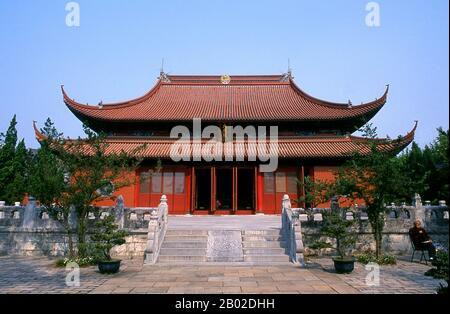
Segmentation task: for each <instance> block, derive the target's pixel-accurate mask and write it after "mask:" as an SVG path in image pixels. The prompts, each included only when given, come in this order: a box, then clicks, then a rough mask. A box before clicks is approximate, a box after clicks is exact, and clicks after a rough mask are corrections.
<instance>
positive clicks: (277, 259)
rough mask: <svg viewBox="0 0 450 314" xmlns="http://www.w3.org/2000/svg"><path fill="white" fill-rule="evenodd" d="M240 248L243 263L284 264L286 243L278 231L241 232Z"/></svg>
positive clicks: (286, 260) (287, 257)
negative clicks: (242, 252) (241, 249)
mask: <svg viewBox="0 0 450 314" xmlns="http://www.w3.org/2000/svg"><path fill="white" fill-rule="evenodd" d="M242 248H243V251H244V262H253V263H257V264H259V263H261V264H266V263H270V264H273V263H286V262H289V256H288V255H287V254H286V249H285V248H286V242H285V241H284V239H283V237H282V235H281V232H280V230H279V229H278V230H277V229H275V230H243V231H242Z"/></svg>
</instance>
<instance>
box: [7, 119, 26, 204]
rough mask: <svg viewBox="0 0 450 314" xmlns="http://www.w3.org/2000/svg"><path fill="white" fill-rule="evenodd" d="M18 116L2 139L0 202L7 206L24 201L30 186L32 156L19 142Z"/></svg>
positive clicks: (22, 141)
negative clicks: (29, 171) (29, 168)
mask: <svg viewBox="0 0 450 314" xmlns="http://www.w3.org/2000/svg"><path fill="white" fill-rule="evenodd" d="M16 125H17V122H16V116H15V115H14V117H13V118H12V120H11V122H10V125H9V127H8V130H7V131H6V134H3V133H2V134H1V135H0V138H1V141H0V200H2V201H6V203H7V204H13V203H14V202H17V201H22V199H23V197H24V196H25V192H26V188H27V185H28V167H29V165H30V159H31V154H30V152H29V151H28V150H27V149H26V147H25V142H24V140H21V141H19V142H18V137H17V130H16Z"/></svg>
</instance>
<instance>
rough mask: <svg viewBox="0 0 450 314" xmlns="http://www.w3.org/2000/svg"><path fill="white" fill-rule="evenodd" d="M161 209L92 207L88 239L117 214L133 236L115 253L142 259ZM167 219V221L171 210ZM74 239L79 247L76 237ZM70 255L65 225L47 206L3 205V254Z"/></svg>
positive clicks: (0, 211) (0, 241) (0, 224)
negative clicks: (99, 224) (154, 217)
mask: <svg viewBox="0 0 450 314" xmlns="http://www.w3.org/2000/svg"><path fill="white" fill-rule="evenodd" d="M161 206H162V205H160V206H159V207H148V208H145V207H138V208H124V207H123V200H122V201H118V202H117V204H116V206H115V207H95V208H92V211H91V212H89V214H88V236H89V234H90V232H91V230H93V228H94V226H95V223H96V222H97V221H99V220H101V219H104V218H105V217H106V216H108V215H110V214H111V213H114V214H115V215H116V222H117V223H118V225H119V227H120V228H121V229H124V230H126V231H127V232H128V233H129V236H127V238H126V243H125V244H123V245H121V246H117V247H115V248H113V250H112V253H113V254H115V255H118V256H128V257H135V256H136V257H138V256H139V257H142V256H144V251H145V249H146V246H147V242H148V239H147V237H148V233H149V230H148V229H149V225H150V224H151V220H152V213H154V212H159V211H160V210H161ZM165 206H167V204H166V205H165ZM162 207H164V205H163V206H162ZM71 217H72V215H71ZM164 217H165V218H164V219H165V221H166V222H167V210H166V214H165V216H164ZM69 220H72V221H71V225H72V226H73V227H74V226H75V224H76V221H75V219H73V218H70V219H69ZM73 240H74V243H75V244H76V243H77V239H76V235H74V236H73ZM67 252H68V238H67V232H66V229H65V228H64V226H63V224H62V223H61V222H60V221H59V220H58V219H55V217H52V216H51V215H50V213H49V212H48V211H47V210H46V209H45V208H44V207H39V206H36V203H35V202H34V200H30V202H29V203H28V204H27V206H0V255H7V254H20V255H51V256H62V255H65V254H66V253H67Z"/></svg>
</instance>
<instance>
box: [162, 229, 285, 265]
mask: <svg viewBox="0 0 450 314" xmlns="http://www.w3.org/2000/svg"><path fill="white" fill-rule="evenodd" d="M236 233H237V241H236ZM227 239H230V240H229V241H230V243H227ZM285 247H286V242H285V241H284V239H283V237H282V236H281V234H280V230H279V229H271V230H230V231H227V230H219V231H217V230H212V231H208V230H195V229H191V230H188V229H185V230H181V229H170V228H169V229H168V230H167V232H166V235H165V237H164V240H163V242H162V245H161V250H160V252H159V257H158V260H157V263H158V264H208V263H234V264H252V265H258V264H266V265H267V264H280V263H289V256H288V255H287V254H286V251H285Z"/></svg>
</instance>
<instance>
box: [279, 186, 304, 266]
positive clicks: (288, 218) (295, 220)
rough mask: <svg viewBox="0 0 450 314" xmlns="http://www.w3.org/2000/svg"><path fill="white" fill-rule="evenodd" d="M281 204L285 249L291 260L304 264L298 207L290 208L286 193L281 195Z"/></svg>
mask: <svg viewBox="0 0 450 314" xmlns="http://www.w3.org/2000/svg"><path fill="white" fill-rule="evenodd" d="M281 204H282V205H281V206H282V218H281V219H282V221H281V223H282V233H283V236H284V237H285V239H286V243H287V249H288V252H289V257H290V259H291V261H292V262H293V263H295V264H300V265H304V261H303V237H302V226H301V223H300V220H299V216H300V209H299V208H291V201H290V199H289V196H288V195H284V196H283V200H282V202H281Z"/></svg>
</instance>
